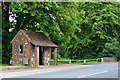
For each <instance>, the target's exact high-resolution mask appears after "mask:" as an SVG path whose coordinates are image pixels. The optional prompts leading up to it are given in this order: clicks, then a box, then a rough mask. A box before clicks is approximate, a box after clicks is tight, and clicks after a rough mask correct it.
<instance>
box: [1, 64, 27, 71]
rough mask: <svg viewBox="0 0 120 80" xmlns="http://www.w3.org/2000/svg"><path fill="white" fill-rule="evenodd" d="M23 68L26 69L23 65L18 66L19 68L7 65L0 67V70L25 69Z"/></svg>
mask: <svg viewBox="0 0 120 80" xmlns="http://www.w3.org/2000/svg"><path fill="white" fill-rule="evenodd" d="M25 68H28V67H27V66H24V65H20V66H12V65H7V64H3V65H0V70H14V69H25Z"/></svg>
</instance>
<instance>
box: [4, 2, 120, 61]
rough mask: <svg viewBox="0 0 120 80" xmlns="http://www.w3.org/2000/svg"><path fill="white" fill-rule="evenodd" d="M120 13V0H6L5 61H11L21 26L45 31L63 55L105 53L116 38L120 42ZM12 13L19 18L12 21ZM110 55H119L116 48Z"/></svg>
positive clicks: (87, 56) (100, 55)
mask: <svg viewBox="0 0 120 80" xmlns="http://www.w3.org/2000/svg"><path fill="white" fill-rule="evenodd" d="M8 11H10V12H11V13H12V14H9V13H8ZM119 13H120V11H119V3H117V2H64V3H61V2H14V3H12V2H11V3H3V44H4V45H3V61H4V62H7V61H8V62H9V60H10V58H11V45H10V41H11V40H12V38H13V37H14V36H15V34H16V33H17V32H18V31H19V30H20V29H27V30H29V31H39V32H44V33H45V34H46V35H47V36H48V37H49V39H50V40H52V41H53V42H54V43H55V44H57V45H58V46H59V49H58V51H59V52H58V54H59V55H60V58H70V59H84V58H97V57H102V56H103V55H104V54H105V55H106V54H108V53H109V52H110V50H111V49H108V48H111V47H112V48H113V47H115V46H114V45H113V44H112V43H111V41H113V38H115V39H116V42H120V36H119V35H120V22H119V20H120V18H119V17H120V14H119ZM11 15H12V17H14V18H15V20H16V22H15V21H13V22H10V21H9V16H11ZM10 28H13V30H12V31H11V32H9V29H10ZM8 34H9V35H8ZM6 39H7V40H6ZM119 45H120V44H117V46H119ZM107 46H109V47H107ZM118 50H119V49H118ZM106 52H108V53H106ZM110 55H111V56H116V52H114V51H112V53H110ZM106 56H109V55H106ZM6 57H8V58H9V59H6Z"/></svg>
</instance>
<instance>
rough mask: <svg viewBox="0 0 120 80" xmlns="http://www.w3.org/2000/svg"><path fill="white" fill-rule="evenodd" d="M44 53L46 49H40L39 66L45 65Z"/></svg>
mask: <svg viewBox="0 0 120 80" xmlns="http://www.w3.org/2000/svg"><path fill="white" fill-rule="evenodd" d="M43 52H44V47H39V65H44V64H43Z"/></svg>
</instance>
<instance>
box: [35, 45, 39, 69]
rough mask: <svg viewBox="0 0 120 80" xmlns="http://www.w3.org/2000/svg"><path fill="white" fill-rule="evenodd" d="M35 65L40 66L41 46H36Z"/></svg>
mask: <svg viewBox="0 0 120 80" xmlns="http://www.w3.org/2000/svg"><path fill="white" fill-rule="evenodd" d="M34 66H35V67H38V66H39V47H38V46H36V47H35V65H34Z"/></svg>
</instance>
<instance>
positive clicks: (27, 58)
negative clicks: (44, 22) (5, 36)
mask: <svg viewBox="0 0 120 80" xmlns="http://www.w3.org/2000/svg"><path fill="white" fill-rule="evenodd" d="M11 44H12V61H13V65H27V66H31V67H38V66H39V65H50V62H51V49H53V50H54V51H53V52H54V65H57V49H58V46H57V45H56V44H54V43H53V42H52V41H50V40H49V39H48V38H47V36H46V35H45V34H44V33H42V32H32V31H25V30H20V31H19V32H18V33H17V34H16V36H15V37H14V38H13V40H12V41H11Z"/></svg>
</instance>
